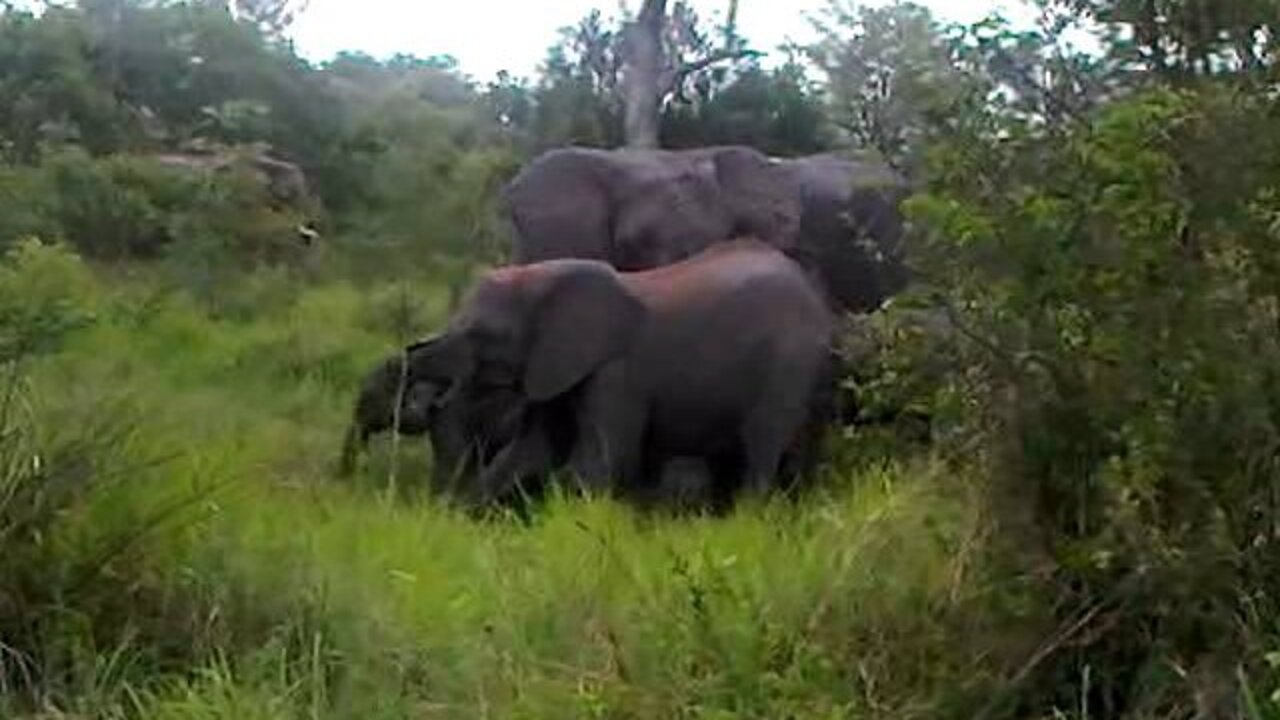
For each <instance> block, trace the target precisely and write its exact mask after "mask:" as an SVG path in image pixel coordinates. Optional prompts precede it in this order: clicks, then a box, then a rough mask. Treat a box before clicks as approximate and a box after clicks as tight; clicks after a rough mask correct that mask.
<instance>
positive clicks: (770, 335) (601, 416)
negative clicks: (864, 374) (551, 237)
mask: <svg viewBox="0 0 1280 720" xmlns="http://www.w3.org/2000/svg"><path fill="white" fill-rule="evenodd" d="M832 325H833V318H832V316H831V313H830V310H829V308H828V306H827V305H826V303H825V302H824V300H823V298H822V296H821V295H820V294H819V292H818V291H817V289H816V288H815V287H814V286H813V285H812V283H811V282H810V281H809V279H808V278H807V276H806V275H805V274H804V272H803V271H802V269H801V268H800V267H799V266H798V265H797V264H796V263H795V262H794V261H792V260H790V259H789V258H787V257H786V256H785V255H783V254H782V253H781V252H779V251H777V250H776V249H774V248H773V247H771V246H769V245H767V244H765V243H763V242H760V241H754V240H740V241H733V242H726V243H720V244H717V245H715V246H713V247H711V248H708V249H707V250H706V251H704V252H702V253H699V254H698V255H695V256H694V257H691V258H689V259H687V260H684V261H681V262H678V263H675V264H673V265H669V266H666V267H662V268H658V269H654V270H649V271H644V272H635V273H622V272H619V271H617V270H616V269H615V268H613V267H612V266H610V265H609V264H608V263H605V262H602V261H594V260H580V259H571V260H552V261H547V262H540V263H535V264H530V265H525V266H510V267H506V268H501V269H498V270H495V271H492V272H490V273H488V274H487V275H485V276H484V277H483V278H482V279H481V280H480V281H479V282H478V283H477V285H476V286H475V287H474V288H473V290H472V291H471V292H470V293H469V294H468V296H467V299H466V300H465V301H464V302H463V305H462V307H461V308H460V310H459V312H458V313H457V314H456V315H455V316H454V318H453V320H452V321H451V323H450V325H449V327H448V328H447V329H446V331H445V332H443V333H442V334H440V335H438V336H436V337H433V338H431V339H429V340H427V341H424V342H422V343H418V344H415V345H413V346H410V347H409V348H408V349H407V353H408V357H409V367H408V377H409V381H410V382H411V383H418V382H428V383H433V384H437V385H441V386H447V387H449V388H450V389H449V391H448V392H450V393H453V392H459V393H460V392H466V391H469V390H470V389H472V388H475V389H476V390H475V392H477V393H478V394H479V395H484V394H486V393H488V392H493V391H495V390H500V391H510V390H514V391H516V392H518V393H519V395H520V396H521V402H523V403H527V404H528V407H530V408H533V409H538V408H543V407H547V406H548V405H558V406H559V407H561V408H567V410H566V411H564V415H565V416H567V420H565V421H564V422H567V423H568V424H571V426H572V427H571V430H570V431H569V432H568V433H567V434H568V435H569V436H570V437H571V443H570V445H571V447H570V449H569V452H568V453H567V459H566V461H565V462H564V463H563V464H565V465H567V466H568V468H569V469H570V470H572V471H573V473H574V474H575V475H576V476H577V477H578V478H580V479H581V480H582V481H583V482H585V483H586V484H587V485H588V486H589V487H591V488H593V489H598V490H606V489H614V490H618V491H620V492H622V493H623V494H633V493H639V494H643V493H644V492H645V491H647V490H649V489H651V488H652V486H653V485H654V483H655V482H656V481H657V479H658V478H659V477H660V472H661V468H662V466H663V465H664V464H665V463H666V462H667V461H668V460H670V459H672V458H676V457H698V458H702V459H704V460H705V461H706V462H707V464H708V466H709V468H710V470H711V475H712V481H713V486H714V491H715V494H716V497H717V498H719V499H720V501H724V499H725V498H728V497H731V496H732V494H734V493H735V492H736V491H737V490H738V489H740V488H741V487H743V486H746V487H749V488H751V489H752V490H755V491H762V490H765V489H767V488H769V487H770V485H771V483H772V482H773V481H774V478H775V476H776V474H777V473H778V470H779V465H780V462H781V460H782V457H783V454H784V453H785V452H786V451H787V449H788V448H790V447H793V446H796V445H797V444H799V442H800V439H801V436H802V435H803V432H804V430H805V428H806V427H807V426H808V424H809V422H810V418H811V411H812V405H813V398H814V395H815V393H819V392H821V391H822V387H821V386H822V385H823V381H824V378H825V377H826V372H825V370H826V364H827V363H828V361H829V348H830V343H831V335H832ZM523 417H525V418H529V417H533V416H531V415H527V414H526V415H524V416H523ZM557 424H561V423H557V422H546V421H538V422H522V423H521V427H520V430H519V433H518V437H517V438H516V439H515V440H514V441H512V442H510V443H508V444H506V445H505V446H504V447H502V449H501V450H500V451H499V452H498V454H497V455H496V457H495V458H494V459H493V462H491V463H490V464H489V465H488V466H487V467H486V468H485V469H484V470H483V472H482V473H481V474H480V477H479V478H478V480H477V481H476V482H474V483H471V484H469V486H468V489H469V490H470V492H471V497H470V499H471V500H472V501H474V502H479V503H484V502H487V501H489V500H491V499H492V498H494V497H497V496H501V495H502V494H503V493H504V492H506V491H507V489H508V488H509V487H510V485H511V484H512V483H513V482H515V481H516V480H518V479H519V478H522V477H525V476H529V475H543V474H545V473H547V472H549V471H551V470H553V469H555V467H556V466H557V465H558V464H561V463H559V461H558V458H556V457H555V455H556V453H554V452H552V449H553V448H552V443H551V442H550V440H549V433H551V432H553V431H556V430H557V428H556V425H557ZM561 431H562V429H561Z"/></svg>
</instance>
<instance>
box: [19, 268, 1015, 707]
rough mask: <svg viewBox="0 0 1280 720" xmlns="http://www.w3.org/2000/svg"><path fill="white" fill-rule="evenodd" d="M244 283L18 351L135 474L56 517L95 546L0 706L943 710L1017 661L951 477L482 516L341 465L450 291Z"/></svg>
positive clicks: (113, 307) (122, 299)
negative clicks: (707, 500) (694, 510)
mask: <svg viewBox="0 0 1280 720" xmlns="http://www.w3.org/2000/svg"><path fill="white" fill-rule="evenodd" d="M241 283H242V284H240V285H239V286H236V287H228V288H227V289H226V293H225V295H226V297H225V298H224V299H221V300H219V301H217V302H209V301H202V302H198V301H196V300H193V299H192V298H191V297H190V296H189V295H187V294H185V293H183V292H181V291H174V290H171V289H166V287H165V285H164V284H163V283H162V282H160V281H159V280H158V279H156V278H148V277H137V276H135V277H130V278H127V279H122V278H121V277H119V276H113V277H111V278H106V277H100V278H99V279H97V280H95V281H94V283H93V293H92V294H93V299H92V307H93V313H92V314H93V318H94V322H93V324H92V325H91V326H89V327H85V328H81V329H80V330H78V331H77V332H75V333H74V334H72V335H71V336H70V337H69V339H68V340H67V342H66V345H65V347H64V348H63V350H62V351H61V352H59V353H58V354H56V355H54V356H50V357H49V358H48V359H46V360H45V361H43V362H42V363H40V364H39V365H38V366H36V367H33V368H32V374H31V376H30V383H29V387H30V397H31V398H32V408H33V414H32V417H33V422H34V423H35V424H36V426H38V427H42V428H65V429H66V430H67V431H68V432H71V433H72V434H73V435H75V434H76V433H79V432H81V431H84V430H85V429H87V428H90V427H95V426H100V427H107V428H127V440H126V441H123V442H120V443H116V442H112V443H109V445H110V447H111V448H112V450H111V452H113V453H115V454H116V455H118V456H119V457H120V458H121V462H120V463H119V464H118V467H120V468H125V469H127V472H126V474H125V477H124V481H122V482H118V483H113V484H110V485H109V486H103V487H101V488H96V489H92V490H91V491H89V492H86V493H85V494H84V495H83V497H82V498H80V499H78V500H77V501H76V502H75V503H73V504H72V506H71V507H69V508H68V510H67V511H66V512H65V513H63V514H62V515H61V516H60V519H59V520H58V521H57V522H54V523H52V524H51V525H50V528H49V533H50V536H51V537H52V538H53V540H52V543H53V544H52V546H51V547H53V548H55V549H54V550H52V551H51V552H52V553H53V556H54V557H57V558H59V562H65V563H67V564H68V566H74V565H76V563H80V562H82V561H84V562H94V561H95V559H97V558H102V557H105V558H106V559H105V560H102V561H101V562H99V563H98V568H99V571H98V572H96V573H95V575H94V576H93V579H92V582H91V583H88V584H87V585H85V586H83V587H79V588H76V591H75V593H73V594H70V595H68V596H65V597H61V598H59V599H58V603H57V606H58V607H59V608H60V609H61V610H60V613H61V614H59V615H57V617H60V618H62V619H61V620H58V621H57V622H53V623H51V624H50V625H49V627H48V628H47V629H46V632H45V634H44V635H43V636H42V638H43V641H44V642H47V643H49V644H51V645H52V646H56V647H58V648H62V649H67V652H68V653H69V654H70V655H72V656H74V658H75V659H74V661H68V662H64V663H62V664H61V665H60V666H59V673H58V674H57V676H56V677H52V676H50V677H45V678H43V679H42V680H41V681H40V683H39V686H38V687H37V688H35V690H36V691H35V692H22V691H21V690H20V689H18V688H12V690H13V691H12V692H9V693H7V694H6V695H5V700H2V701H0V709H4V708H6V707H7V708H8V709H9V713H8V714H10V715H17V716H21V715H34V714H37V713H39V712H43V713H45V714H46V715H47V716H58V714H59V713H66V714H71V715H75V716H83V717H104V718H114V717H142V718H228V719H230V718H320V717H323V718H417V717H445V718H482V717H492V718H499V717H501V718H506V717H527V718H544V717H545V718H566V717H591V718H595V717H610V718H615V717H616V718H656V717H690V718H694V717H696V718H721V717H723V718H728V717H759V718H783V717H795V718H810V717H821V718H837V717H895V718H903V717H908V718H909V717H937V716H940V715H954V716H960V717H963V716H966V713H969V712H972V711H974V709H975V708H981V707H982V706H983V704H984V703H985V702H986V699H987V691H988V690H989V689H990V688H991V687H992V686H994V685H995V684H997V683H998V682H999V681H1000V679H1001V678H1002V677H1005V676H1006V675H1008V674H1009V673H1010V672H1011V669H1010V663H1011V662H1016V661H1017V660H1020V659H1021V658H1023V657H1025V656H1026V654H1027V653H1029V652H1030V649H1031V648H1030V647H1029V646H1028V640H1029V639H1033V638H1034V635H1032V634H1029V632H1028V631H1029V630H1031V629H1034V626H1035V622H1036V621H1037V619H1038V616H1037V615H1036V613H1035V612H1034V607H1035V606H1034V603H1033V600H1032V598H1030V597H1029V596H1028V597H1026V598H1022V597H1021V595H1020V594H1019V593H1020V591H1018V590H1017V588H1011V587H1000V586H999V585H998V584H997V583H998V581H999V578H998V577H997V576H996V575H995V573H994V571H993V570H992V568H991V567H990V566H989V563H988V562H987V556H988V549H989V547H990V542H989V538H988V535H987V533H988V524H987V523H986V522H985V520H984V515H983V512H982V504H981V503H980V502H978V498H977V496H976V495H975V494H974V491H973V490H972V489H971V487H972V485H971V484H969V483H965V482H961V481H959V480H958V479H956V478H952V477H950V476H949V474H948V471H947V470H945V469H944V468H943V467H942V466H940V465H935V464H931V463H929V462H927V461H921V462H907V463H905V464H900V465H892V466H883V467H873V468H872V469H870V470H863V471H859V472H857V473H853V472H851V471H849V470H847V469H841V468H840V467H834V468H829V470H828V473H829V476H830V477H829V482H826V483H824V484H823V486H822V489H820V490H819V491H818V492H815V493H814V494H812V495H811V496H810V497H806V498H803V499H802V500H801V501H799V502H788V501H777V502H774V503H769V504H764V505H753V506H749V507H745V508H743V509H741V510H740V511H738V512H736V513H734V514H733V515H732V516H730V517H727V518H719V519H711V518H700V517H668V516H664V515H661V514H647V515H646V514H639V513H637V512H635V511H633V510H632V509H629V508H627V507H624V506H621V505H618V504H616V503H613V502H610V501H605V500H588V501H583V500H575V499H569V498H564V497H553V498H552V499H551V500H550V501H549V502H548V504H547V506H546V507H544V508H541V509H540V510H539V512H538V513H536V514H535V515H534V517H533V519H532V520H531V521H528V522H520V521H516V520H502V519H497V520H490V521H485V522H477V521H473V520H470V519H467V518H465V517H462V516H460V515H458V514H455V513H454V512H453V511H451V510H450V509H449V508H447V507H446V506H444V505H442V504H440V503H437V502H436V501H434V500H433V499H432V497H431V496H430V495H429V494H428V493H424V492H418V490H419V489H421V488H425V482H426V477H427V474H428V473H427V470H428V467H429V461H430V458H429V453H428V452H427V451H426V450H425V448H424V447H423V443H416V442H412V443H402V444H401V448H402V452H404V453H405V454H406V455H407V457H406V459H405V462H404V463H402V464H401V477H402V484H407V485H408V488H407V491H406V492H403V493H400V494H399V495H397V496H395V497H389V496H388V495H387V494H386V493H385V492H382V490H383V489H384V486H385V473H386V470H387V465H388V458H387V454H388V452H389V448H388V447H386V446H379V447H375V449H374V458H373V459H372V461H371V462H370V463H368V465H367V468H366V470H365V473H364V475H363V476H362V477H361V478H358V479H357V481H355V482H353V483H342V482H339V481H337V480H336V479H334V478H333V475H332V469H333V462H334V460H335V459H336V456H337V454H338V452H339V444H340V441H341V437H342V431H343V428H344V424H345V423H346V421H347V417H348V412H349V409H350V403H351V401H352V394H353V393H354V392H355V388H356V385H357V379H358V378H359V376H360V374H361V373H363V371H364V370H365V369H366V368H367V367H368V366H369V365H370V364H371V363H372V362H373V361H375V360H376V359H377V358H378V357H380V356H381V355H382V354H383V353H385V352H386V351H388V350H389V349H391V348H393V347H395V346H396V344H397V343H398V342H399V341H400V340H401V339H402V338H403V337H404V336H405V335H408V334H413V333H423V332H427V331H428V330H429V329H430V327H431V326H432V325H433V324H435V323H438V322H439V321H440V319H441V318H443V315H444V312H445V304H446V302H447V294H446V293H445V292H443V291H442V290H441V289H439V288H440V286H439V285H438V284H434V283H432V282H431V281H430V279H425V280H423V281H421V282H420V283H407V282H401V283H398V284H391V283H387V284H384V285H381V286H372V287H370V286H368V285H361V286H357V285H355V284H351V283H349V282H346V281H339V280H334V281H330V282H324V283H300V282H297V281H295V280H291V279H290V278H289V276H288V275H287V274H285V275H281V274H269V273H268V274H264V275H258V276H248V277H246V278H244V279H243V280H242V281H241ZM397 313H399V315H397ZM95 423H96V425H95ZM414 478H421V482H420V483H419V482H415V481H414ZM122 539H123V540H122ZM122 543H123V544H122ZM113 548H114V550H113ZM103 553H107V554H106V555H103ZM1024 601H1025V603H1024ZM1020 603H1024V604H1020ZM1028 608H1030V609H1028ZM62 611H65V612H62ZM1024 626H1025V629H1024ZM7 669H8V666H6V670H7ZM11 674H12V673H8V672H6V675H5V677H10V676H11ZM6 689H10V688H0V690H6Z"/></svg>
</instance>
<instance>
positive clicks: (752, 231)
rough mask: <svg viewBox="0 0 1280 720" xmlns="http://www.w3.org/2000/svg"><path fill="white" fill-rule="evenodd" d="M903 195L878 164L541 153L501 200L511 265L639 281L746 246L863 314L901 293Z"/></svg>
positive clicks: (736, 154) (747, 153) (758, 156)
mask: <svg viewBox="0 0 1280 720" xmlns="http://www.w3.org/2000/svg"><path fill="white" fill-rule="evenodd" d="M905 194H906V184H905V182H904V181H903V180H902V178H901V177H899V176H898V175H897V174H896V173H894V172H893V171H892V170H890V169H889V168H888V167H887V166H884V165H881V164H876V163H870V162H857V161H852V160H846V159H843V158H840V157H837V156H834V155H816V156H811V157H804V158H797V159H788V160H775V159H771V158H769V157H766V156H765V155H763V154H762V153H760V152H758V151H756V150H754V149H752V148H748V147H741V146H723V147H711V148H700V149H696V150H684V151H666V150H633V149H624V150H595V149H587V148H562V149H557V150H551V151H548V152H546V153H543V154H542V155H540V156H538V157H537V158H535V159H534V160H533V161H531V162H530V163H528V164H527V165H526V166H525V168H524V169H523V170H522V171H521V172H520V173H519V174H518V175H517V176H516V177H515V178H514V179H512V181H511V182H510V183H508V184H507V186H506V188H505V189H504V192H503V197H504V202H505V205H506V210H507V213H508V215H509V217H510V220H511V225H512V229H513V231H514V246H513V248H512V261H513V262H514V263H516V264H526V263H530V262H538V261H542V260H552V259H561V258H585V259H593V260H602V261H604V262H607V263H609V264H611V265H613V266H614V267H616V268H618V269H620V270H624V271H634V270H646V269H650V268H655V267H661V266H664V265H669V264H671V263H673V262H676V261H678V260H681V259H684V258H687V257H689V256H691V255H693V254H694V253H697V252H699V251H701V250H703V249H704V248H706V247H708V246H710V245H712V244H713V243H716V242H720V241H723V240H727V239H729V238H732V237H739V236H747V235H750V236H755V237H757V238H759V239H761V240H763V241H765V242H767V243H769V244H770V245H773V246H774V247H776V248H779V249H781V250H783V251H785V252H787V253H788V254H790V255H792V256H793V257H795V258H796V259H797V260H799V261H800V262H801V263H802V265H804V266H805V267H806V268H808V269H809V270H811V271H812V272H813V273H814V275H815V276H816V277H817V279H818V280H819V282H820V284H821V285H822V286H823V287H824V289H825V291H826V292H828V293H829V297H830V298H831V300H832V302H833V304H834V305H835V306H836V307H838V308H840V309H843V310H852V311H855V312H864V311H869V310H873V309H875V308H876V307H879V305H880V304H881V303H882V302H883V301H884V300H885V299H886V298H888V297H890V296H892V295H893V294H895V293H897V292H898V291H900V290H901V289H902V287H903V286H904V285H905V283H906V270H905V265H904V263H903V260H902V257H901V248H900V239H901V234H902V217H901V215H900V213H899V211H898V202H899V201H900V200H901V199H902V198H903V197H904V196H905Z"/></svg>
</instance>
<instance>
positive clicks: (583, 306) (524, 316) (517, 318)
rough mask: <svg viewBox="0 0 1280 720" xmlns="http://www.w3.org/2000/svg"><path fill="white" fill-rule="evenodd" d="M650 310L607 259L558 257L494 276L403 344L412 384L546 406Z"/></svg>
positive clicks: (615, 349)
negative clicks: (430, 329) (438, 323)
mask: <svg viewBox="0 0 1280 720" xmlns="http://www.w3.org/2000/svg"><path fill="white" fill-rule="evenodd" d="M643 317H644V308H643V306H642V305H641V303H640V301H639V300H638V299H636V298H635V297H633V296H632V295H631V294H630V293H629V292H628V291H627V290H626V289H625V288H624V287H623V286H622V284H621V283H619V282H618V280H617V274H616V273H615V271H614V270H613V269H612V268H610V267H609V266H608V265H607V264H605V263H602V262H596V261H589V260H553V261H548V262H544V263H538V264H537V265H533V266H525V267H519V266H515V267H507V268H502V269H499V270H495V271H493V272H490V273H489V274H488V275H487V276H485V277H484V278H483V279H482V280H481V281H480V283H479V284H478V285H477V286H476V288H475V289H474V290H473V291H472V292H471V293H470V294H469V295H468V296H467V298H466V299H465V300H464V301H463V305H462V307H461V308H460V310H459V312H458V313H457V315H455V317H454V320H453V321H452V322H451V323H450V325H449V327H448V329H447V330H446V331H445V332H444V333H442V334H440V335H437V336H435V337H432V338H429V339H427V340H424V341H422V342H419V343H415V344H414V345H410V346H409V347H408V348H407V349H406V355H407V356H408V358H409V364H408V370H407V376H408V379H409V382H411V383H418V382H429V383H432V384H435V385H440V386H444V387H446V388H448V389H447V391H446V392H447V396H452V395H453V394H454V393H463V392H477V393H489V392H494V391H514V392H516V393H518V394H519V396H520V397H521V398H523V399H524V400H525V401H528V402H532V403H540V402H547V401H549V400H551V399H553V398H555V397H556V396H558V395H561V394H563V393H565V392H567V391H568V390H570V389H571V388H572V387H574V386H575V385H577V384H578V383H579V382H581V381H582V380H583V379H585V378H586V376H587V375H588V374H590V373H591V372H592V371H593V370H594V369H595V368H597V367H598V366H600V365H601V364H603V363H605V362H607V361H608V360H609V359H610V358H612V357H614V356H616V355H618V354H620V353H622V352H623V351H625V349H626V347H627V343H628V341H629V339H630V338H631V336H632V335H633V334H634V332H635V330H636V328H637V326H638V325H639V323H640V322H641V321H642V320H643Z"/></svg>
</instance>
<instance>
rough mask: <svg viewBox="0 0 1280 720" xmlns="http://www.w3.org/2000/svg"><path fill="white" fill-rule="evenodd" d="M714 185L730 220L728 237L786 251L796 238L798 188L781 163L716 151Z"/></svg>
mask: <svg viewBox="0 0 1280 720" xmlns="http://www.w3.org/2000/svg"><path fill="white" fill-rule="evenodd" d="M713 157H714V163H715V174H716V182H717V183H718V184H719V186H720V188H721V189H722V190H723V192H724V195H723V197H724V201H725V203H726V204H727V205H728V206H729V208H730V211H731V213H732V215H733V217H734V226H733V227H732V228H731V231H732V234H733V235H736V236H742V235H754V236H755V237H757V238H759V239H760V240H763V241H765V242H767V243H769V244H770V245H773V246H774V247H776V248H778V249H780V250H790V249H791V248H793V247H794V246H795V245H796V242H797V240H798V238H799V235H800V214H801V210H802V208H801V202H800V188H799V186H798V184H797V183H796V181H795V179H794V177H793V176H792V173H791V172H789V169H788V168H787V167H786V166H785V165H784V164H782V163H777V162H774V161H771V160H770V159H769V158H768V157H766V156H765V155H763V154H762V153H760V152H758V151H756V150H753V149H751V148H747V147H737V146H727V147H723V148H718V149H717V150H716V151H715V153H714V155H713Z"/></svg>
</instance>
